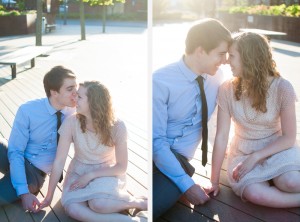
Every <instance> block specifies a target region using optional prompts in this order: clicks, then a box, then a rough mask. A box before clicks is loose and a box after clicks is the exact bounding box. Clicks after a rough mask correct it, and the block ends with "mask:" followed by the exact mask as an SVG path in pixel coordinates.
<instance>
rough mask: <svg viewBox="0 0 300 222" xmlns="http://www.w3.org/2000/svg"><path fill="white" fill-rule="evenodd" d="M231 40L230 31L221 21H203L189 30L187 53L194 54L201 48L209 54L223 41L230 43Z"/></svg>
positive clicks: (186, 41)
mask: <svg viewBox="0 0 300 222" xmlns="http://www.w3.org/2000/svg"><path fill="white" fill-rule="evenodd" d="M231 40H232V38H231V34H230V31H229V30H228V29H227V28H226V27H225V26H224V25H223V24H222V23H221V22H220V21H218V20H216V19H212V18H208V19H203V20H200V21H199V22H198V23H197V24H196V25H194V26H193V27H192V28H191V29H190V30H189V32H188V34H187V37H186V40H185V46H186V48H185V53H186V54H192V53H193V52H194V51H195V49H196V48H198V47H199V46H201V47H202V48H203V49H204V50H205V52H206V53H209V52H210V51H211V50H212V49H214V48H216V47H218V46H219V44H220V43H221V42H222V41H225V42H228V43H230V42H231Z"/></svg>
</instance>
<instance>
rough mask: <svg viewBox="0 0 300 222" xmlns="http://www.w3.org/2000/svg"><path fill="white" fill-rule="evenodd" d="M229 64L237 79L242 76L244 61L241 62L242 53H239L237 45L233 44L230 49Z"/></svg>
mask: <svg viewBox="0 0 300 222" xmlns="http://www.w3.org/2000/svg"><path fill="white" fill-rule="evenodd" d="M228 63H229V64H230V67H231V71H232V74H233V76H235V77H238V76H242V61H241V57H240V53H239V52H238V51H237V45H236V43H233V44H232V45H231V46H230V47H229V59H228Z"/></svg>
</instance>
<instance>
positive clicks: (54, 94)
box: [50, 89, 58, 97]
mask: <svg viewBox="0 0 300 222" xmlns="http://www.w3.org/2000/svg"><path fill="white" fill-rule="evenodd" d="M50 95H51V96H52V97H55V96H57V95H58V92H57V91H55V90H51V89H50Z"/></svg>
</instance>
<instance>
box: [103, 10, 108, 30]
mask: <svg viewBox="0 0 300 222" xmlns="http://www.w3.org/2000/svg"><path fill="white" fill-rule="evenodd" d="M106 7H107V6H105V5H103V6H102V33H105V25H106Z"/></svg>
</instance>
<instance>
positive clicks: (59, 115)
mask: <svg viewBox="0 0 300 222" xmlns="http://www.w3.org/2000/svg"><path fill="white" fill-rule="evenodd" d="M55 114H56V117H57V145H58V140H59V133H58V129H59V127H60V125H61V112H60V111H57V112H56V113H55Z"/></svg>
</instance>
